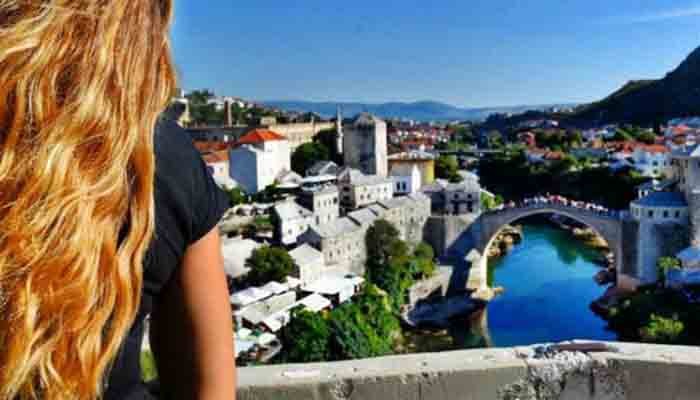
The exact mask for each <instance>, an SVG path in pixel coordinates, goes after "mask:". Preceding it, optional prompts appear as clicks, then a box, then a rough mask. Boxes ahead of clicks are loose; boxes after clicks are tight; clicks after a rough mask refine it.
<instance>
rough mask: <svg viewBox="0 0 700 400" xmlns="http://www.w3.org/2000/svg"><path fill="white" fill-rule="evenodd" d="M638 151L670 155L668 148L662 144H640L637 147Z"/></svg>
mask: <svg viewBox="0 0 700 400" xmlns="http://www.w3.org/2000/svg"><path fill="white" fill-rule="evenodd" d="M636 148H638V149H642V150H643V151H646V152H647V153H668V152H669V150H668V148H667V147H666V146H664V145H661V144H640V145H638V146H636Z"/></svg>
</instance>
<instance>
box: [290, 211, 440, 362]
mask: <svg viewBox="0 0 700 400" xmlns="http://www.w3.org/2000/svg"><path fill="white" fill-rule="evenodd" d="M366 240H367V244H368V261H367V276H366V279H367V284H366V286H365V288H364V289H363V291H362V293H360V294H359V295H358V296H356V297H355V298H353V300H352V301H351V302H347V303H344V304H342V305H340V306H338V307H337V308H335V309H334V310H333V311H331V312H329V313H326V314H324V315H320V314H310V313H306V312H295V314H294V315H293V317H292V321H291V323H290V324H289V325H288V326H287V327H285V329H284V332H283V335H282V340H283V344H284V349H285V350H284V353H283V355H282V357H281V358H280V360H281V361H285V362H309V361H325V360H347V359H357V358H368V357H377V356H383V355H387V354H392V353H393V352H394V349H395V347H396V344H397V342H398V341H400V340H401V337H402V335H401V325H400V323H399V317H398V315H399V310H400V307H401V306H402V305H403V304H404V303H405V301H406V298H407V291H408V289H409V288H410V287H411V286H412V285H413V284H414V283H415V282H416V279H422V278H427V277H430V276H432V275H433V274H434V273H435V269H436V266H435V263H434V261H433V258H434V256H435V253H434V251H433V249H432V247H430V245H428V244H425V243H420V244H418V245H417V246H416V247H415V249H414V250H413V252H412V253H411V252H410V251H409V248H408V245H407V244H406V243H404V242H403V241H402V240H400V239H399V238H398V231H397V230H396V228H395V227H394V226H393V225H392V224H391V223H389V222H387V221H385V220H379V221H377V222H375V223H374V225H373V226H371V227H370V228H369V230H368V232H367V237H366ZM370 243H371V245H370Z"/></svg>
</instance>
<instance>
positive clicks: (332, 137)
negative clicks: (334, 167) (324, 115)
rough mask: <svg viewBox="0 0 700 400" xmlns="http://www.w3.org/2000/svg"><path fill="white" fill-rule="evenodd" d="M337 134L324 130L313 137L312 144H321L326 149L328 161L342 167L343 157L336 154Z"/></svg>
mask: <svg viewBox="0 0 700 400" xmlns="http://www.w3.org/2000/svg"><path fill="white" fill-rule="evenodd" d="M336 135H337V133H336V131H335V129H326V130H322V131H321V132H319V133H318V134H317V135H316V136H315V137H314V142H316V143H318V144H321V145H323V146H325V147H326V149H328V157H329V158H328V159H329V160H331V161H333V162H334V163H336V164H338V165H343V155H342V154H341V153H339V152H338V145H337V137H336Z"/></svg>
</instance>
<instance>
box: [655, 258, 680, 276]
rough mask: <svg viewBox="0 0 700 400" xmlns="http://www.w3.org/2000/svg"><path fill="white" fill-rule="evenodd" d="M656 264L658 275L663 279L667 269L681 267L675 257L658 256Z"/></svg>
mask: <svg viewBox="0 0 700 400" xmlns="http://www.w3.org/2000/svg"><path fill="white" fill-rule="evenodd" d="M656 266H657V268H658V270H659V277H661V280H664V278H665V277H666V274H667V273H668V271H670V270H673V269H678V268H680V267H681V262H680V260H679V259H677V258H675V257H659V259H658V261H657V262H656Z"/></svg>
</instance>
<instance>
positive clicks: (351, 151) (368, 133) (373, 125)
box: [342, 113, 388, 177]
mask: <svg viewBox="0 0 700 400" xmlns="http://www.w3.org/2000/svg"><path fill="white" fill-rule="evenodd" d="M342 142H343V159H344V163H345V165H346V166H348V167H351V168H355V169H359V170H360V171H362V173H364V174H366V175H378V176H381V177H386V176H387V175H388V155H387V131H386V122H384V121H382V120H381V119H379V118H377V117H375V116H373V115H371V114H368V113H362V114H360V115H358V116H357V117H356V118H355V119H354V120H353V121H352V122H351V123H350V124H349V125H347V126H344V127H343V131H342Z"/></svg>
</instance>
